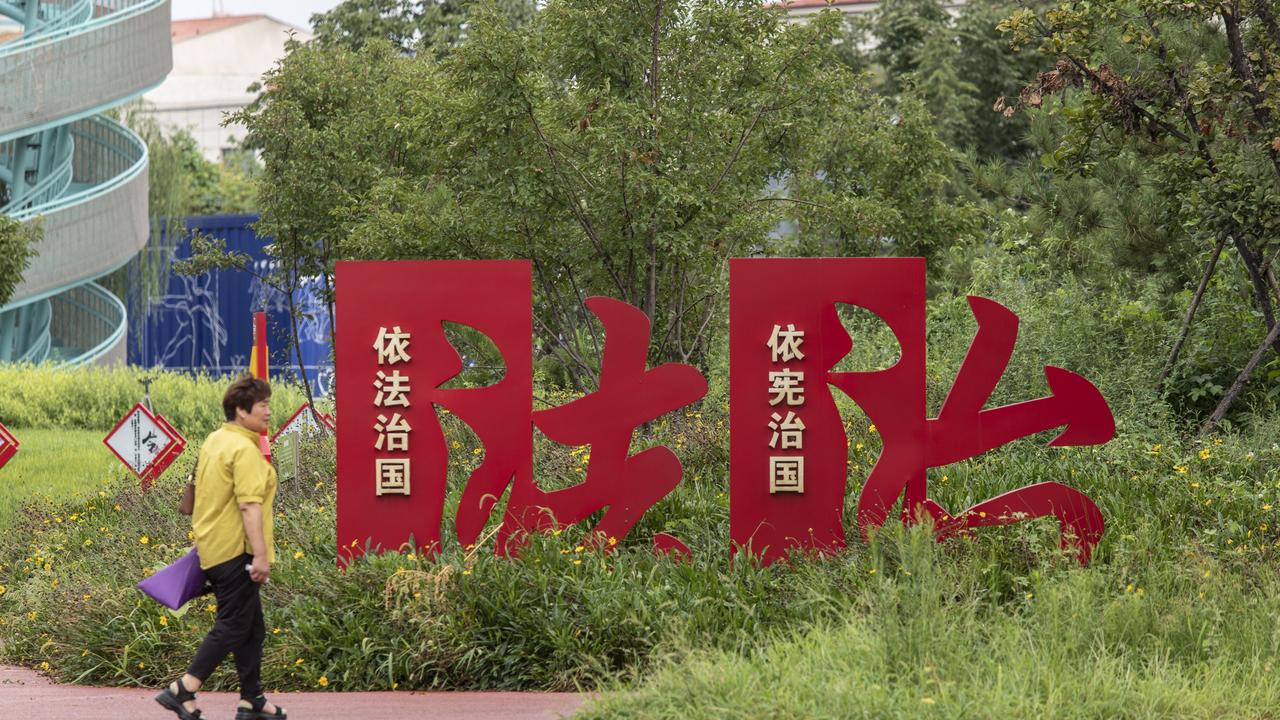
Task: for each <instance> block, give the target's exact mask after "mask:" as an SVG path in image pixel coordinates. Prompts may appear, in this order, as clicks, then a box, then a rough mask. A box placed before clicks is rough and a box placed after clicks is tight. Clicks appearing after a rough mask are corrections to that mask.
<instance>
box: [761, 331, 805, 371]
mask: <svg viewBox="0 0 1280 720" xmlns="http://www.w3.org/2000/svg"><path fill="white" fill-rule="evenodd" d="M803 342H804V331H803V330H797V329H796V326H795V324H793V323H788V324H787V328H786V329H785V330H783V329H782V326H781V325H774V326H773V333H772V334H771V335H770V336H769V341H768V342H767V343H765V344H766V345H768V346H769V352H770V354H771V355H772V357H773V362H778V361H782V362H791V361H792V360H803V359H804V353H802V352H800V345H801V344H802V343H803Z"/></svg>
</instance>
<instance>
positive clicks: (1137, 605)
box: [581, 528, 1280, 720]
mask: <svg viewBox="0 0 1280 720" xmlns="http://www.w3.org/2000/svg"><path fill="white" fill-rule="evenodd" d="M986 553H987V551H986V550H984V549H982V548H975V547H946V548H939V547H937V546H935V545H934V544H933V543H932V542H931V541H930V539H929V538H928V537H927V535H926V533H924V532H921V531H919V530H915V531H911V532H903V531H901V529H900V528H898V529H892V530H890V531H888V532H886V533H884V534H883V535H881V537H880V538H878V540H877V542H875V543H873V544H872V546H871V547H870V549H869V551H868V553H867V554H866V556H865V557H863V558H862V561H863V563H864V565H863V567H864V569H863V573H864V574H866V575H869V576H870V579H869V581H867V582H861V583H850V587H849V592H850V594H851V595H852V596H853V597H852V599H851V600H850V602H849V604H848V607H847V609H846V611H845V612H843V613H841V614H840V617H838V618H835V619H831V620H824V621H822V622H820V623H818V624H817V625H815V626H813V627H811V628H808V629H806V630H804V631H801V632H799V633H795V634H783V633H772V634H770V635H769V636H768V637H765V638H761V640H762V641H761V642H760V643H758V644H755V645H754V646H752V647H750V648H748V649H746V650H745V651H732V650H725V649H702V648H697V647H695V646H689V647H688V648H687V652H686V653H685V654H683V655H682V656H681V657H680V658H679V659H678V660H677V661H676V662H673V663H671V664H668V665H666V666H665V667H663V668H662V669H661V670H659V671H658V672H657V673H656V675H655V676H654V677H653V678H652V679H651V680H650V681H648V682H646V683H644V684H643V685H642V686H641V687H639V688H638V689H628V688H625V687H618V688H617V691H616V692H613V693H606V694H605V695H604V697H603V699H602V700H601V701H600V702H598V703H596V704H595V705H594V706H593V707H591V708H589V709H588V710H587V711H585V712H583V713H581V717H584V718H672V719H673V720H674V719H675V718H680V719H681V720H683V719H685V718H694V719H696V718H797V719H799V718H805V719H808V718H886V717H939V718H941V717H949V718H954V717H962V718H990V717H1019V718H1024V717H1025V718H1029V717H1053V718H1120V717H1125V718H1168V717H1178V718H1206V719H1208V718H1217V717H1233V718H1237V717H1238V718H1244V717H1274V712H1275V707H1276V702H1277V701H1278V700H1280V675H1278V673H1277V667H1276V664H1277V650H1280V647H1278V646H1280V639H1278V638H1277V633H1276V631H1275V617H1276V613H1277V612H1278V611H1280V594H1278V593H1277V591H1278V590H1280V587H1278V583H1280V577H1278V576H1277V574H1276V573H1275V572H1274V570H1273V569H1271V568H1258V567H1256V566H1252V565H1251V564H1248V563H1243V562H1241V561H1239V560H1238V559H1228V560H1226V561H1221V560H1216V559H1213V558H1210V557H1206V556H1204V555H1188V556H1186V557H1184V558H1180V559H1175V558H1158V559H1154V560H1148V561H1145V562H1144V561H1142V560H1141V559H1140V558H1138V557H1128V556H1126V557H1125V558H1124V560H1125V562H1123V563H1118V564H1113V565H1106V566H1100V567H1094V568H1090V569H1088V570H1081V569H1078V568H1074V567H1072V564H1071V563H1070V562H1069V561H1066V559H1065V558H1063V559H1062V560H1061V561H1058V562H1051V563H1046V564H1044V565H1042V566H1039V567H1037V568H1035V569H1034V572H1032V573H1031V574H1030V575H1029V576H1028V582H1027V584H1026V586H1025V588H1023V591H1022V592H1021V593H1020V594H1019V596H1018V597H1016V598H1011V599H1008V600H1004V601H1000V600H999V599H998V596H997V594H993V593H992V592H991V590H990V588H989V582H990V579H991V578H990V576H991V575H992V574H993V573H997V572H999V565H1000V563H999V562H998V561H997V562H993V559H992V558H991V557H990V556H989V555H987V554H986Z"/></svg>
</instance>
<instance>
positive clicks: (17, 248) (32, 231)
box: [0, 215, 41, 306]
mask: <svg viewBox="0 0 1280 720" xmlns="http://www.w3.org/2000/svg"><path fill="white" fill-rule="evenodd" d="M40 235H41V234H40V222H39V220H36V221H34V222H28V223H21V222H18V221H17V220H14V219H13V218H10V217H8V216H5V215H0V306H3V305H4V304H5V303H7V302H9V298H11V297H13V291H14V290H16V289H18V283H20V282H22V273H23V271H25V270H26V269H27V266H29V265H30V264H31V259H32V258H33V257H35V255H36V252H37V250H36V243H38V242H39V241H40Z"/></svg>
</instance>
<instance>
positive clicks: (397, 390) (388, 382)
mask: <svg viewBox="0 0 1280 720" xmlns="http://www.w3.org/2000/svg"><path fill="white" fill-rule="evenodd" d="M373 387H374V388H376V389H377V391H378V394H377V395H375V396H374V398H373V404H374V405H377V406H378V407H409V376H408V375H401V374H400V371H399V370H392V371H391V374H390V375H388V374H386V373H384V372H382V371H381V370H379V371H378V379H377V380H374V381H373Z"/></svg>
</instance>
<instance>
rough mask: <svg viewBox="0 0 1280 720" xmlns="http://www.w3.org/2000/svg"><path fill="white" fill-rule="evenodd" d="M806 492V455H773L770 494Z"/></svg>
mask: <svg viewBox="0 0 1280 720" xmlns="http://www.w3.org/2000/svg"><path fill="white" fill-rule="evenodd" d="M780 492H794V493H802V492H804V457H803V456H800V455H796V456H789V455H788V456H777V455H775V456H772V457H770V458H769V494H771V495H772V494H773V493H780Z"/></svg>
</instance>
